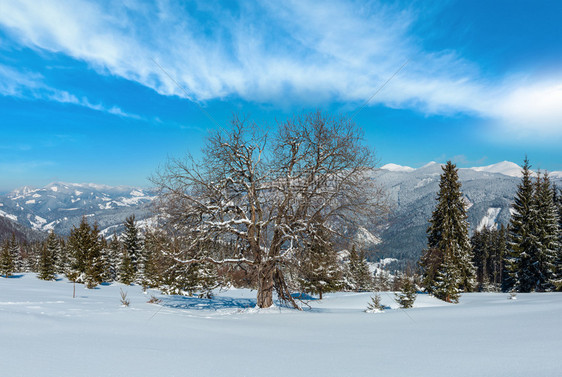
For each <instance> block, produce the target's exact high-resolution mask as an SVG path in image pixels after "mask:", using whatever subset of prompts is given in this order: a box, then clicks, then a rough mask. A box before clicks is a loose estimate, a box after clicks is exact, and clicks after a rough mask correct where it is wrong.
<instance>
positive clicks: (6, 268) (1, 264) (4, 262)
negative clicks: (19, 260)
mask: <svg viewBox="0 0 562 377" xmlns="http://www.w3.org/2000/svg"><path fill="white" fill-rule="evenodd" d="M13 273H14V258H13V256H12V252H11V249H10V242H9V241H5V242H4V243H3V244H2V252H1V253H0V275H4V277H5V278H9V277H10V276H11V275H12V274H13Z"/></svg>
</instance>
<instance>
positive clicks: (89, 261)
mask: <svg viewBox="0 0 562 377" xmlns="http://www.w3.org/2000/svg"><path fill="white" fill-rule="evenodd" d="M68 249H69V251H70V253H69V254H70V258H69V259H70V266H69V269H68V271H67V276H68V278H69V279H70V280H71V281H73V282H79V283H85V284H86V286H87V287H88V288H93V287H95V286H96V285H98V284H100V283H101V282H102V273H103V260H102V258H101V244H100V240H99V230H98V226H97V224H96V225H94V227H93V228H92V227H91V226H90V225H89V224H88V221H87V220H86V217H82V221H81V222H80V225H79V226H78V227H74V228H73V229H72V230H71V231H70V236H69V237H68Z"/></svg>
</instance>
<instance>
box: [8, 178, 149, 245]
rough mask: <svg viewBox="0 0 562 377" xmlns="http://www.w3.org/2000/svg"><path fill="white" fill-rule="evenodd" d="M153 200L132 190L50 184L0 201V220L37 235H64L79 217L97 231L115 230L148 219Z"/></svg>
mask: <svg viewBox="0 0 562 377" xmlns="http://www.w3.org/2000/svg"><path fill="white" fill-rule="evenodd" d="M153 199H154V196H153V195H152V194H151V193H150V192H149V191H146V190H144V189H140V188H135V187H127V186H120V187H111V186H104V185H95V184H91V183H87V184H79V183H62V182H58V183H51V184H49V185H47V186H45V187H42V188H31V187H23V188H20V189H17V190H14V191H12V192H11V193H9V194H7V195H5V196H2V197H0V216H1V217H4V218H8V219H11V220H13V221H17V222H18V223H19V224H22V225H24V226H26V227H28V228H31V229H34V230H38V231H44V232H45V231H49V230H54V231H55V232H56V233H58V234H61V235H68V234H69V232H70V230H71V229H72V227H73V226H75V225H78V224H79V223H80V220H81V218H82V216H86V217H88V218H89V221H90V222H91V223H92V224H93V223H94V222H97V223H98V225H99V227H100V230H104V229H107V228H109V227H112V228H114V229H115V230H118V226H119V225H120V224H122V223H123V221H124V220H125V218H126V217H127V216H129V215H131V214H135V215H136V216H137V218H138V219H139V220H143V219H146V218H148V217H149V216H150V215H151V213H150V208H149V206H150V203H151V202H152V200H153Z"/></svg>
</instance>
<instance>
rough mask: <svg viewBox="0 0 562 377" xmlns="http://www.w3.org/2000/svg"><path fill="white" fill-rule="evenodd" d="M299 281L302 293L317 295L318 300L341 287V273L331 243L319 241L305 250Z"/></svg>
mask: <svg viewBox="0 0 562 377" xmlns="http://www.w3.org/2000/svg"><path fill="white" fill-rule="evenodd" d="M321 238H323V237H321ZM299 280H300V286H301V289H302V291H303V292H306V293H311V294H318V296H319V299H320V300H322V295H323V294H324V293H327V292H333V291H337V290H338V289H340V288H341V287H342V283H343V281H342V272H341V270H340V268H339V265H338V260H337V256H336V253H335V251H334V249H333V248H332V245H331V243H329V242H324V241H322V240H320V239H319V240H316V241H313V242H312V244H311V245H310V246H309V247H308V248H307V250H305V252H304V257H303V260H302V261H301V278H300V279H299Z"/></svg>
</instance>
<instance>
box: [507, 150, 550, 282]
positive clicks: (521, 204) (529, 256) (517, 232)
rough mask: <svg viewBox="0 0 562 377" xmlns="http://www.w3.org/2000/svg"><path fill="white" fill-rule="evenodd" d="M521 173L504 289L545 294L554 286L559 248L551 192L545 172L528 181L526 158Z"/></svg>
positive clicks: (529, 178) (512, 219)
mask: <svg viewBox="0 0 562 377" xmlns="http://www.w3.org/2000/svg"><path fill="white" fill-rule="evenodd" d="M522 172H523V177H522V180H521V183H520V184H519V186H518V191H517V193H516V196H515V200H514V204H513V210H514V211H513V212H514V213H513V215H512V217H511V222H510V228H509V229H510V232H509V238H510V240H509V257H508V258H507V261H506V273H507V274H508V276H509V280H508V284H506V285H505V288H506V289H513V290H517V291H519V292H531V291H548V290H552V289H554V288H555V285H556V281H557V277H556V275H557V266H556V264H557V258H558V251H559V248H560V243H559V225H558V222H559V219H558V214H557V208H556V202H555V201H556V200H555V195H554V189H553V188H552V186H551V183H550V179H549V177H548V174H546V173H545V174H541V173H540V172H539V173H538V174H537V179H536V181H535V182H534V183H533V182H532V181H531V171H530V165H529V161H528V160H527V159H525V164H524V166H523V171H522Z"/></svg>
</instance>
